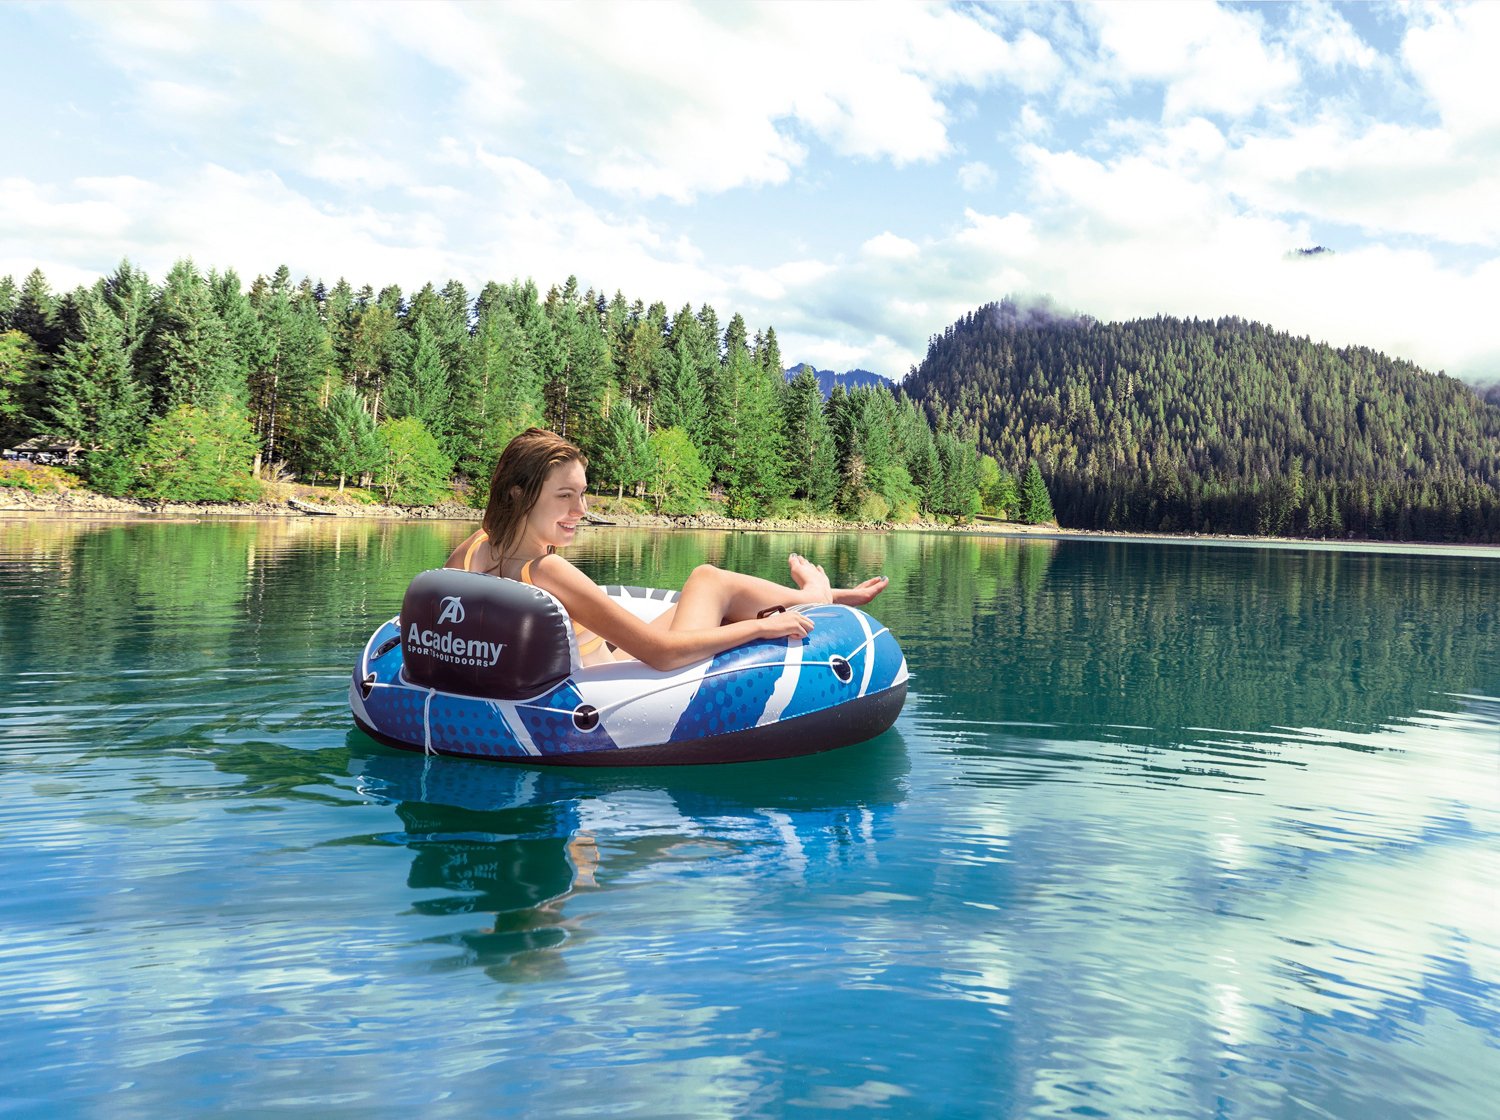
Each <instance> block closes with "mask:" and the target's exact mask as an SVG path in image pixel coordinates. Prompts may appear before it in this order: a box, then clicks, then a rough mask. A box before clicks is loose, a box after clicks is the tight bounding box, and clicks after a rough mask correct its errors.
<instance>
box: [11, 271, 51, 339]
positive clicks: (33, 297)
mask: <svg viewBox="0 0 1500 1120" xmlns="http://www.w3.org/2000/svg"><path fill="white" fill-rule="evenodd" d="M9 319H10V329H11V330H16V331H20V332H21V333H22V334H24V335H27V336H28V337H29V338H30V339H31V341H32V344H33V345H35V346H36V348H37V352H38V353H40V354H41V355H42V357H43V358H44V359H46V358H51V357H52V356H53V355H54V354H56V353H58V352H59V351H60V350H61V349H62V343H63V338H62V332H61V331H60V330H58V325H57V300H56V298H55V297H54V296H53V295H52V289H51V288H50V287H49V286H48V284H47V277H46V276H45V275H44V274H43V272H42V270H41V269H39V268H34V269H32V270H31V272H30V274H29V275H28V276H27V277H26V280H25V281H24V282H23V283H22V285H21V291H20V293H19V294H18V295H17V296H16V302H15V307H14V308H13V309H12V310H11V312H10V315H9Z"/></svg>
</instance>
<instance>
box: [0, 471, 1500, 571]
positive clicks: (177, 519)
mask: <svg viewBox="0 0 1500 1120" xmlns="http://www.w3.org/2000/svg"><path fill="white" fill-rule="evenodd" d="M480 512H481V511H480V510H478V509H475V508H474V507H472V506H466V505H462V504H460V503H457V502H447V503H443V504H440V505H436V506H385V505H356V504H354V503H349V504H347V505H337V506H332V507H330V508H329V510H328V511H327V512H324V513H309V512H307V511H306V509H305V508H303V509H298V508H296V507H293V506H291V505H288V504H277V503H276V502H274V501H270V500H261V501H256V502H221V503H213V502H208V503H191V502H164V503H157V502H146V501H140V500H137V499H130V498H109V497H105V496H103V495H100V494H94V493H91V492H88V491H82V492H80V491H51V492H35V491H29V490H19V489H9V488H7V489H0V525H3V524H5V523H6V522H14V521H52V520H56V521H124V522H129V521H156V522H162V523H191V522H203V521H275V520H283V521H298V522H300V521H313V522H327V521H464V522H471V523H472V522H478V521H479V518H480ZM597 516H598V517H599V518H600V520H599V521H594V522H592V523H591V525H590V527H591V528H595V529H607V528H619V529H653V530H655V529H663V530H687V531H695V530H697V531H704V530H708V531H723V532H756V533H808V534H819V533H871V532H874V533H952V534H956V535H962V536H979V537H1009V538H1021V539H1029V540H1053V541H1064V540H1099V541H1136V542H1142V543H1155V544H1203V545H1220V546H1234V545H1241V546H1273V547H1278V548H1312V549H1339V550H1344V551H1349V550H1356V551H1357V550H1363V549H1369V550H1378V551H1382V552H1414V551H1440V552H1448V551H1467V552H1472V553H1476V554H1478V555H1480V556H1484V557H1486V558H1489V557H1491V556H1493V557H1494V558H1496V559H1500V545H1497V544H1486V543H1483V542H1464V541H1416V540H1407V541H1383V540H1367V539H1347V540H1332V539H1328V538H1320V537H1264V536H1238V535H1233V534H1228V533H1224V534H1217V533H1164V532H1140V531H1132V530H1125V529H1069V528H1064V527H1063V526H1060V525H1055V524H1053V525H1023V524H1021V523H1019V522H1008V521H1006V522H996V521H971V522H967V523H963V524H952V523H942V522H934V521H926V522H908V523H903V524H899V525H892V524H887V523H873V522H855V521H839V520H834V519H818V520H807V521H800V520H785V519H779V518H767V519H764V520H759V521H747V520H742V519H738V518H732V517H725V516H722V515H719V514H712V513H709V514H694V515H690V516H678V517H669V516H665V515H658V514H642V513H635V512H620V511H610V512H608V513H601V514H598V515H597Z"/></svg>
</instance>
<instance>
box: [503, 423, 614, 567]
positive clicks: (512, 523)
mask: <svg viewBox="0 0 1500 1120" xmlns="http://www.w3.org/2000/svg"><path fill="white" fill-rule="evenodd" d="M559 463H579V464H581V465H582V466H583V467H584V468H585V469H587V468H588V465H589V461H588V459H587V457H585V455H584V454H583V452H582V451H580V450H578V448H577V446H576V445H574V444H572V443H569V442H568V441H567V440H565V439H563V437H562V436H560V435H558V434H557V433H556V432H549V431H547V430H546V429H545V428H527V429H526V430H525V431H524V432H522V433H521V434H520V435H518V436H517V437H516V438H515V439H513V440H511V441H510V442H509V443H508V444H506V445H505V450H504V451H502V452H501V453H500V461H499V462H498V463H496V464H495V473H494V474H493V475H491V476H490V500H489V502H488V503H487V504H486V505H485V507H484V520H483V522H481V524H482V525H483V526H484V533H485V536H487V537H488V538H489V540H490V543H491V544H492V545H494V546H495V547H496V548H498V549H500V550H501V551H502V552H504V551H506V550H507V549H508V548H509V547H510V546H511V544H512V543H513V542H514V540H515V538H516V537H517V536H518V535H519V534H520V532H521V526H522V524H523V523H524V522H525V521H526V516H527V514H529V513H530V512H531V509H532V507H533V506H535V505H536V501H537V498H538V497H540V496H541V493H542V484H543V483H544V482H546V481H547V473H548V472H549V471H550V470H552V468H553V467H555V466H557V465H558V464H559ZM516 489H519V491H520V493H518V494H512V493H511V491H512V490H516Z"/></svg>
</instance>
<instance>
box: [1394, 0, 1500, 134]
mask: <svg viewBox="0 0 1500 1120" xmlns="http://www.w3.org/2000/svg"><path fill="white" fill-rule="evenodd" d="M1414 15H1416V17H1417V19H1418V20H1419V22H1417V23H1416V24H1415V25H1414V26H1413V27H1412V28H1411V29H1410V30H1409V31H1408V32H1407V34H1406V38H1405V40H1404V41H1403V43H1402V45H1401V53H1402V57H1403V58H1404V60H1405V62H1406V65H1407V67H1408V68H1409V69H1410V70H1411V72H1412V73H1413V74H1414V75H1415V76H1416V78H1417V81H1418V82H1419V83H1420V84H1421V86H1422V89H1423V90H1424V91H1425V92H1426V94H1427V95H1428V96H1429V97H1430V98H1431V99H1432V102H1433V104H1434V105H1435V107H1436V108H1437V111H1438V113H1439V114H1440V115H1441V116H1442V120H1443V124H1444V126H1446V128H1448V129H1449V130H1451V131H1452V132H1453V133H1455V134H1457V135H1459V136H1472V135H1474V134H1477V133H1493V132H1494V131H1495V130H1496V129H1500V97H1497V96H1496V95H1495V90H1496V79H1495V60H1496V58H1497V56H1500V4H1493V3H1477V4H1466V5H1463V6H1460V7H1453V8H1449V7H1439V6H1437V5H1431V6H1427V5H1424V6H1421V7H1419V8H1417V9H1416V10H1415V12H1414ZM1489 139H1490V140H1491V142H1492V143H1491V150H1493V141H1494V140H1495V137H1494V136H1493V135H1491V136H1490V138H1489Z"/></svg>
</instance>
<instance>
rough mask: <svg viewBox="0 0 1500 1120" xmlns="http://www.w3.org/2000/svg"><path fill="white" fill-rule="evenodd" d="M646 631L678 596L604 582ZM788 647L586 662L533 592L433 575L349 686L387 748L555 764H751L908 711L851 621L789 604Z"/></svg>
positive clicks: (545, 600)
mask: <svg viewBox="0 0 1500 1120" xmlns="http://www.w3.org/2000/svg"><path fill="white" fill-rule="evenodd" d="M604 590H605V592H606V593H607V594H608V595H610V597H611V598H613V599H614V600H615V601H616V602H618V603H619V604H620V605H621V606H623V607H625V608H626V609H627V610H630V611H632V612H633V613H635V614H636V615H638V616H639V617H641V618H643V619H646V620H647V621H649V620H650V619H652V618H655V617H656V616H657V615H659V614H660V613H661V612H662V611H664V610H666V609H667V608H668V607H670V606H671V605H672V603H673V602H675V601H676V599H677V593H676V592H675V591H661V590H656V589H652V588H645V587H618V586H616V587H606V588H605V589H604ZM799 609H801V610H802V611H803V612H804V613H806V615H807V616H808V617H809V618H811V619H812V620H813V623H814V627H813V631H812V633H811V634H809V635H808V636H807V638H806V639H805V640H803V641H801V642H793V641H789V640H786V639H778V640H774V641H770V640H767V641H757V642H751V643H750V644H748V645H743V646H738V647H736V648H735V649H731V650H726V651H725V652H724V653H721V654H719V655H718V656H716V657H713V658H711V659H708V660H705V661H700V662H697V663H696V664H693V665H689V666H687V667H685V668H682V669H675V670H672V671H670V672H658V671H656V670H654V669H651V668H650V667H648V666H646V665H644V664H642V663H641V662H639V661H621V662H616V663H614V664H607V665H595V666H589V667H587V668H585V667H583V666H582V665H581V663H580V661H579V657H578V644H577V642H576V640H575V638H574V633H573V626H572V623H571V622H570V621H569V619H568V616H567V612H566V611H564V609H563V607H562V604H561V603H559V602H558V601H557V599H556V598H555V597H553V596H552V595H551V594H550V593H549V592H547V591H545V590H543V589H542V588H540V587H532V586H530V585H528V584H523V583H518V582H516V581H515V580H509V579H498V578H496V577H494V576H487V575H481V574H479V573H478V572H463V571H458V570H456V569H451V568H438V569H434V570H432V571H428V572H423V573H421V574H420V575H418V576H417V577H416V579H414V580H412V583H411V586H410V587H409V588H408V589H407V592H406V596H405V598H404V599H403V601H402V604H401V613H400V615H398V616H397V617H396V618H393V619H391V620H390V621H389V622H387V623H385V624H384V625H382V626H381V627H380V628H379V629H377V630H376V631H375V633H374V634H372V635H371V636H370V640H369V641H368V642H366V643H365V648H364V651H363V653H362V654H361V655H360V658H359V663H358V664H357V665H356V666H355V669H354V676H353V680H352V681H351V682H350V686H349V707H350V709H351V710H352V711H353V713H354V721H355V723H356V724H358V725H359V727H360V728H361V729H362V730H363V731H365V732H366V733H368V734H369V735H371V736H372V737H374V738H375V739H378V740H379V741H381V742H383V743H386V744H389V745H390V746H394V747H401V748H405V749H408V750H419V751H424V752H427V753H429V754H442V755H453V756H458V757H463V758H489V759H501V760H507V761H512V762H531V763H548V764H553V765H566V766H659V765H683V764H696V763H709V762H750V761H756V760H761V759H771V758H789V757H792V756H794V755H803V754H815V753H817V752H820V751H827V750H832V749H834V748H836V747H844V746H849V745H851V744H853V743H859V742H863V741H864V740H866V739H872V738H874V737H875V736H876V735H879V734H880V733H881V732H882V731H884V730H886V729H887V728H888V727H890V726H891V724H892V723H894V722H895V720H896V716H897V715H898V714H900V711H901V705H902V704H903V703H904V702H905V700H906V685H907V677H908V674H907V669H906V658H905V657H903V656H902V654H901V648H900V646H899V645H898V644H897V642H896V639H895V638H894V637H893V636H892V635H891V632H890V631H889V630H887V629H886V628H885V627H883V626H881V625H880V623H878V622H877V621H875V619H873V618H871V617H870V616H869V615H868V614H866V613H865V612H864V611H861V610H857V609H855V608H854V607H845V606H837V605H833V604H826V605H819V606H810V607H802V608H799Z"/></svg>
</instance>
